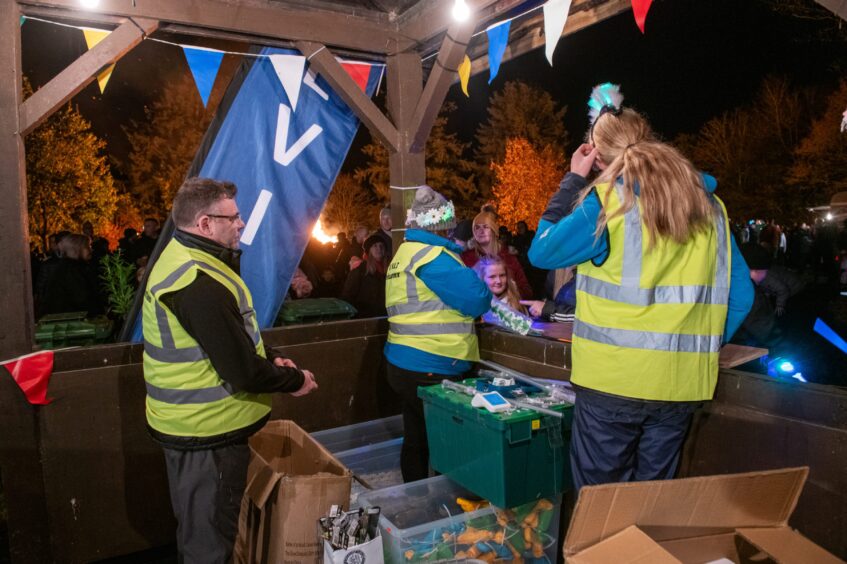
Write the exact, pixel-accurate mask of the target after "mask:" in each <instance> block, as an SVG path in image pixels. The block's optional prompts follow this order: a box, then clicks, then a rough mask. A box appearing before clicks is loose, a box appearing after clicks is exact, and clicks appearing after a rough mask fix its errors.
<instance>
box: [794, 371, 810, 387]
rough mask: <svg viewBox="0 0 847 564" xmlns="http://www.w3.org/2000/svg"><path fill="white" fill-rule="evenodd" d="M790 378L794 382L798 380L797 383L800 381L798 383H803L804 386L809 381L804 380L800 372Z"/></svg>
mask: <svg viewBox="0 0 847 564" xmlns="http://www.w3.org/2000/svg"><path fill="white" fill-rule="evenodd" d="M791 377H792V378H794V379H795V380H798V381H800V382H803V383H804V384H808V383H809V381H808V380H806V379H805V378H803V373H802V372H798V373H797V374H793V375H792V376H791Z"/></svg>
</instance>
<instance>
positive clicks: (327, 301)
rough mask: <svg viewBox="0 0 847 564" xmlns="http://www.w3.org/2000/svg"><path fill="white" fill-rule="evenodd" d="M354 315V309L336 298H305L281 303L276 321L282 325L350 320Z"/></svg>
mask: <svg viewBox="0 0 847 564" xmlns="http://www.w3.org/2000/svg"><path fill="white" fill-rule="evenodd" d="M356 313H357V311H356V308H355V307H353V306H352V305H350V304H348V303H347V302H345V301H344V300H339V299H338V298H307V299H303V300H286V301H285V302H283V304H282V308H281V309H280V311H279V315H278V320H279V321H282V322H283V323H303V322H309V321H320V320H328V319H350V318H352V317H353V316H355V315H356Z"/></svg>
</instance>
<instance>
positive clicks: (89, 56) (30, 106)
mask: <svg viewBox="0 0 847 564" xmlns="http://www.w3.org/2000/svg"><path fill="white" fill-rule="evenodd" d="M526 4H527V1H526V0H470V1H469V5H470V7H471V9H472V11H473V15H472V16H471V18H470V19H469V20H468V21H467V22H466V23H464V24H460V23H457V22H453V21H452V18H451V15H450V7H451V5H452V0H382V1H381V2H379V3H375V2H366V1H362V0H360V1H356V0H332V1H326V0H313V1H307V0H300V1H282V0H267V1H259V0H176V1H174V0H103V1H102V2H101V4H100V6H99V7H98V8H97V9H96V11H85V10H83V9H82V7H81V4H80V2H79V1H78V0H19V1H16V0H0V6H2V8H0V69H2V72H3V73H5V74H4V77H3V80H0V190H2V193H3V194H4V197H3V198H2V200H0V264H2V265H4V268H2V269H0V288H2V289H3V291H2V293H0V319H2V320H3V323H0V359H3V358H10V357H14V356H16V355H20V354H24V353H27V352H29V351H30V350H32V345H33V314H32V293H31V290H30V288H31V273H30V266H29V229H28V224H27V192H26V170H25V164H24V163H25V156H24V143H23V139H24V136H25V135H26V134H27V133H29V132H30V131H32V130H33V129H35V128H36V127H37V126H38V125H39V124H40V123H42V122H43V121H44V120H45V119H47V118H48V117H49V116H50V115H51V114H52V113H53V112H54V111H56V110H57V109H58V108H60V107H61V106H62V105H63V104H65V103H66V102H67V101H68V100H70V99H71V98H73V96H75V95H76V94H77V93H79V92H80V91H81V90H82V89H83V88H85V86H87V85H88V84H89V83H90V82H91V81H93V80H94V79H95V77H96V76H97V74H98V72H100V71H101V70H102V69H103V68H105V67H106V66H107V65H110V64H112V63H114V62H116V61H117V60H118V59H120V58H121V57H123V56H124V55H125V54H127V53H128V52H129V51H130V50H132V48H133V47H135V46H136V45H137V44H138V43H140V42H141V41H142V40H143V39H144V38H145V37H146V36H148V35H150V34H153V33H155V32H156V31H157V30H167V31H172V32H177V33H183V34H189V35H199V36H203V37H213V38H222V39H229V40H238V41H244V42H245V43H253V44H263V45H277V46H279V45H282V46H289V47H294V48H296V49H298V50H299V51H301V52H302V53H303V54H304V55H305V56H306V57H308V58H309V62H310V64H311V68H312V69H314V70H315V71H316V72H319V73H320V74H321V75H323V77H324V78H325V79H326V80H327V82H329V83H330V84H331V85H332V87H333V88H334V89H335V91H336V92H337V93H338V94H339V95H340V96H341V97H342V98H343V99H344V101H345V102H346V103H347V104H348V105H349V106H350V108H351V109H352V110H353V111H354V112H355V113H356V115H357V116H358V117H359V118H360V119H361V120H362V123H364V124H365V126H366V127H367V128H368V129H369V130H370V132H371V133H372V134H373V136H374V137H375V138H376V139H378V140H379V141H380V142H381V143H382V144H383V145H384V146H385V147H386V148H387V149H388V150H389V154H390V157H389V166H390V183H391V186H394V187H404V186H417V185H420V184H423V183H424V182H425V181H426V167H425V162H424V148H425V146H426V141H427V138H428V137H429V133H430V130H431V129H432V125H433V122H434V121H435V117H436V115H437V114H438V110H439V109H440V107H441V105H442V103H443V101H444V97H445V96H446V94H447V90H448V89H449V88H450V86H451V85H452V84H453V82H454V81H455V80H456V70H457V68H458V66H459V64H460V63H461V61H462V58H463V57H464V55H465V53H466V51H468V44H469V41H470V39H471V36H472V34H473V33H474V31H475V30H479V29H484V28H485V26H486V25H488V24H489V23H491V22H492V21H496V20H497V19H498V17H501V16H503V15H504V14H506V13H509V12H510V11H514V10H520V9H521V7H522V6H523V5H526ZM363 5H368V6H374V5H389V6H391V7H392V11H380V10H375V9H368V8H365V7H363ZM627 8H629V0H576V1H575V2H574V3H573V6H572V7H571V16H570V18H569V19H568V25H567V27H566V29H565V33H566V34H567V33H573V32H575V31H577V30H579V29H582V28H584V27H586V26H589V25H591V24H593V23H595V22H597V21H599V20H602V19H605V18H608V17H611V16H613V15H615V14H618V13H620V12H621V11H623V10H625V9H627ZM20 16H36V17H49V18H53V19H57V20H63V21H78V22H88V23H96V24H98V25H102V26H110V27H114V31H113V33H111V34H110V35H109V36H108V37H107V38H106V39H104V40H103V41H102V42H101V43H99V44H98V45H96V46H95V47H94V48H92V49H90V50H89V51H87V52H86V53H85V54H83V55H82V56H80V57H79V58H78V59H77V60H76V61H74V62H73V63H72V64H71V65H69V66H68V67H67V68H66V69H65V70H63V71H62V72H61V73H59V74H58V75H57V76H56V77H55V78H53V79H52V80H51V81H50V82H49V83H48V84H46V85H45V86H43V87H42V88H40V89H39V90H38V91H37V92H35V93H34V94H33V95H32V96H31V97H30V98H29V99H27V100H26V101H23V100H22V98H21V96H22V95H21V39H20V24H19V18H20ZM542 29H543V25H542V14H541V11H540V10H537V11H535V12H534V13H533V15H531V16H528V17H526V18H521V20H519V21H517V22H515V25H514V26H513V28H512V33H511V37H512V40H511V42H510V46H509V48H508V49H507V51H506V54H505V56H504V60H508V59H510V58H513V57H516V56H518V55H520V54H523V53H525V52H527V51H529V50H531V49H534V48H536V47H539V46H540V45H543V43H544V38H543V34H542V32H541V30H542ZM478 43H480V44H479V45H476V46H474V45H473V44H472V45H471V47H470V49H469V51H468V53H469V55H470V56H471V58H472V59H473V72H479V71H481V70H483V69H486V68H487V66H488V61H487V54H486V51H485V42H484V41H482V42H478ZM333 51H335V52H336V53H345V54H350V53H354V54H359V55H360V56H363V57H366V58H370V59H377V60H384V61H385V62H386V67H387V73H386V80H387V106H388V115H385V114H383V112H382V111H381V110H380V109H379V108H378V107H377V106H376V105H375V104H374V103H373V101H372V100H371V99H369V98H368V97H367V96H366V95H365V94H363V93H362V91H361V90H360V89H359V88H358V87H357V86H356V85H355V83H354V81H353V80H352V79H351V78H350V77H349V75H348V74H347V73H346V72H344V70H343V69H342V67H341V65H340V64H339V63H338V62H337V60H336V59H335V56H334V55H333ZM436 52H437V57H431V58H430V59H429V60H428V61H427V62H428V63H430V66H431V70H429V73H428V76H427V78H426V81H424V74H425V70H426V68H425V67H426V66H428V65H425V64H424V63H423V62H422V61H423V59H425V58H426V57H428V56H429V55H432V54H434V53H436ZM406 193H407V194H408V195H409V196H411V192H410V191H406ZM403 194H404V191H403V190H400V189H392V190H391V204H392V206H391V207H392V210H393V211H392V213H393V215H394V218H393V219H394V225H395V226H402V225H403V220H404V218H405V209H406V207H405V206H404V200H403V199H404V195H403ZM407 197H408V196H407ZM395 236H397V237H402V231H399V230H398V231H397V232H396V233H395Z"/></svg>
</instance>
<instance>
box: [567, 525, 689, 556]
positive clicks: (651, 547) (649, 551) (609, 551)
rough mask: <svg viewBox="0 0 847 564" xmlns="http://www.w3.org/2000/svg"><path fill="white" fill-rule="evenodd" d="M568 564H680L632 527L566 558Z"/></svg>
mask: <svg viewBox="0 0 847 564" xmlns="http://www.w3.org/2000/svg"><path fill="white" fill-rule="evenodd" d="M568 564H681V561H679V560H677V559H676V558H674V557H673V556H671V553H670V552H668V551H667V550H665V549H664V548H662V547H661V546H659V545H658V544H657V543H656V542H655V541H653V539H651V538H650V537H648V536H647V535H646V534H645V533H644V532H643V531H641V530H640V529H639V528H638V527H636V526H634V525H633V526H631V527H627V528H626V529H624V530H623V531H621V532H619V533H617V534H615V535H612V536H611V537H609V538H607V539H606V540H604V541H601V542H598V543H597V544H595V545H594V546H591V547H588V548H586V549H585V550H583V551H582V552H580V553H578V554H574V555H573V556H568Z"/></svg>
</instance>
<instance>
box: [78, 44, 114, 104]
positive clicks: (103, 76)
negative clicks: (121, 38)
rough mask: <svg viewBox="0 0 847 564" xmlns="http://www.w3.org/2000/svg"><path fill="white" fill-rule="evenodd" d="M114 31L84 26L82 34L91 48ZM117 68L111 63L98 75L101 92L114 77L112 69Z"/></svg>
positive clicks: (101, 92)
mask: <svg viewBox="0 0 847 564" xmlns="http://www.w3.org/2000/svg"><path fill="white" fill-rule="evenodd" d="M110 33H112V32H111V31H104V30H102V29H91V28H87V27H84V28H82V34H83V35H84V36H85V44H86V45H87V46H88V48H89V49H91V48H92V47H94V46H95V45H97V44H98V43H100V42H101V41H103V39H105V38H106V36H107V35H109V34H110ZM113 70H115V65H114V64H111V65H109V66H108V67H107V68H106V70H104V71H103V72H101V73H100V74H98V75H97V84H98V85H99V86H100V94H103V92H105V91H106V84H107V83H108V82H109V79H110V78H111V77H112V71H113Z"/></svg>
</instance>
